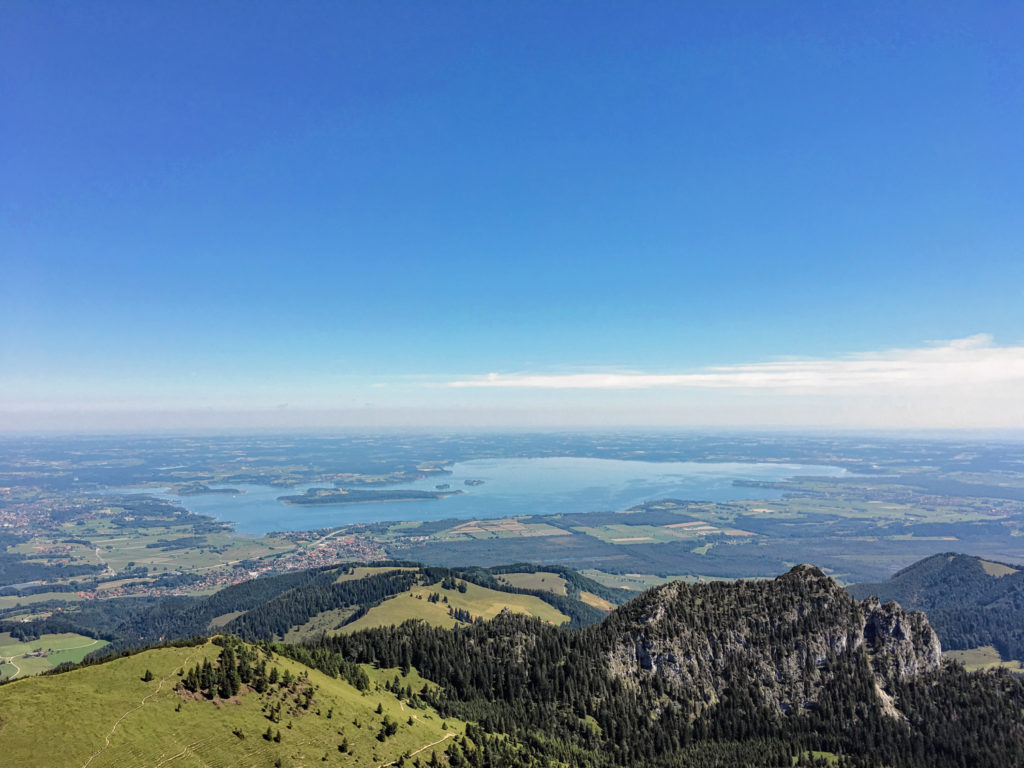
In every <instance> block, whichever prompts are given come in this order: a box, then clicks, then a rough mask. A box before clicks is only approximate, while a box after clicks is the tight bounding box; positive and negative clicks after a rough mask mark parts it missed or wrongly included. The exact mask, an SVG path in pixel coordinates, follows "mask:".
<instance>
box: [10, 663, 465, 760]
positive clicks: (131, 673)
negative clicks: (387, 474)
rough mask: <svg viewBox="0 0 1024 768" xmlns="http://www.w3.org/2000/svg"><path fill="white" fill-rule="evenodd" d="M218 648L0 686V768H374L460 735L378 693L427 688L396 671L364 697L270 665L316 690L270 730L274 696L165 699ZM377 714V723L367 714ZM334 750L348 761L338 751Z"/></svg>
mask: <svg viewBox="0 0 1024 768" xmlns="http://www.w3.org/2000/svg"><path fill="white" fill-rule="evenodd" d="M219 650H220V649H219V648H218V647H217V646H215V645H213V644H211V643H207V644H206V645H202V646H198V647H192V648H161V649H156V650H150V651H145V652H143V653H139V654H136V655H134V656H129V657H126V658H120V659H116V660H114V661H110V662H107V663H105V664H99V665H94V666H88V667H83V668H80V669H76V670H73V671H71V672H67V673H64V674H61V675H55V676H47V677H38V678H31V679H25V680H19V681H16V682H13V683H10V684H8V685H5V686H2V687H0V712H3V720H2V722H0V743H2V744H3V751H4V757H3V762H4V764H5V765H17V766H19V767H20V768H36V767H37V766H38V768H52V767H53V766H58V765H60V766H82V768H86V766H88V768H103V767H104V766H111V767H114V766H116V767H117V768H131V767H132V766H138V767H139V768H141V767H142V766H147V767H152V768H156V767H157V766H163V765H173V766H175V768H200V767H202V768H229V767H230V768H249V767H250V766H252V767H253V768H255V767H257V766H259V768H264V767H267V766H273V765H275V763H276V761H278V760H280V761H281V762H280V765H281V766H300V765H306V766H309V765H313V764H314V763H315V764H316V765H325V766H331V765H334V766H339V765H345V766H367V767H369V766H373V767H374V768H376V767H377V766H380V765H382V764H387V763H389V762H391V761H395V760H398V759H399V758H400V757H401V756H402V755H403V754H406V753H414V752H416V751H417V750H420V749H423V748H424V747H426V749H425V750H424V752H423V753H422V754H425V755H426V756H427V757H428V758H429V756H430V752H431V746H430V745H435V744H436V746H437V748H438V750H440V749H443V746H442V745H443V744H444V742H445V741H446V740H447V739H448V738H452V737H451V736H449V734H455V735H461V734H462V733H463V732H464V728H465V725H464V724H463V723H461V722H458V721H455V720H453V719H450V718H449V719H448V720H442V718H441V717H440V716H439V715H438V714H437V713H436V712H434V711H433V710H431V709H422V708H419V709H414V708H411V707H410V705H409V703H408V702H406V701H402V700H401V699H400V698H399V697H398V696H396V695H395V694H392V693H390V692H389V691H386V690H384V688H383V682H384V681H390V680H392V679H393V678H394V677H395V676H396V675H397V676H398V678H399V680H400V682H401V684H402V685H403V687H404V686H405V685H410V686H411V687H412V688H413V690H419V689H420V688H422V686H423V685H424V681H423V680H422V679H421V678H420V677H419V676H418V675H417V674H416V673H415V671H412V672H410V674H409V675H408V676H407V677H403V676H402V675H401V673H400V672H399V671H398V670H368V673H369V674H370V678H371V681H373V682H372V683H371V686H370V689H369V690H368V691H366V692H360V691H358V690H357V689H356V688H354V687H352V686H351V685H349V684H348V683H347V682H344V681H342V680H336V679H333V678H329V677H327V676H326V675H323V674H321V673H320V672H317V671H315V670H310V669H308V668H307V667H305V666H303V665H301V664H299V663H297V662H294V661H291V660H288V659H282V658H274V660H273V661H272V662H271V663H272V664H276V665H278V668H279V669H280V671H281V673H283V672H284V670H286V669H287V670H290V671H291V672H292V674H293V675H295V676H299V675H301V674H302V673H304V672H305V673H307V674H308V675H309V684H311V685H313V686H316V691H315V698H314V702H313V704H312V706H311V707H310V709H309V710H308V711H305V710H301V709H296V710H294V711H292V712H288V711H283V712H282V715H281V719H280V722H279V723H271V722H270V721H269V720H268V719H267V717H266V716H265V715H264V713H263V711H262V708H263V705H264V703H266V702H268V701H273V700H274V697H280V695H281V694H280V692H268V693H267V694H262V695H261V694H257V693H256V692H254V691H251V690H250V691H247V692H245V693H242V694H240V695H239V696H237V697H235V698H233V699H230V700H226V701H224V700H214V701H212V702H211V701H206V700H202V699H194V698H193V697H191V696H182V695H181V694H179V693H178V692H176V691H175V690H174V688H175V686H176V684H177V683H178V680H179V679H180V678H179V677H178V675H177V672H178V670H179V669H181V668H182V667H185V668H188V667H191V666H192V665H193V664H196V663H197V662H201V661H202V659H203V658H204V657H205V658H209V659H210V660H211V661H214V660H215V659H216V657H217V654H218V653H219ZM146 670H150V671H151V672H152V674H153V680H152V681H151V682H148V683H147V682H143V681H142V678H143V676H144V674H145V672H146ZM378 683H379V684H378ZM275 687H276V686H275ZM277 700H280V699H279V698H278V699H277ZM179 705H180V710H179V709H177V708H178V707H179ZM378 705H379V706H380V708H381V710H382V712H381V714H377V713H376V709H377V707H378ZM318 710H319V714H318V713H317V712H318ZM330 710H333V712H332V713H331V715H332V716H331V717H330V718H328V717H327V714H328V712H329V711H330ZM385 716H388V717H389V718H390V719H391V720H392V721H395V722H397V723H398V724H399V727H398V731H397V733H396V734H395V735H394V736H391V737H390V738H387V739H386V740H385V741H384V742H381V741H379V740H378V739H377V734H378V733H379V732H380V730H381V723H382V722H383V718H384V717H385ZM410 719H411V721H412V722H411V724H410V722H409V721H410ZM268 726H271V728H272V730H274V731H277V730H280V732H281V741H280V742H275V741H273V740H266V739H264V738H263V734H264V733H265V732H266V730H267V727H268ZM236 732H237V733H236ZM238 734H241V737H240V736H239V735H238ZM243 737H244V738H243ZM343 741H347V745H348V748H349V750H350V752H349V753H348V754H345V753H342V752H341V751H339V748H338V747H339V745H340V744H341V743H342V742H343ZM323 758H326V760H324V759H323Z"/></svg>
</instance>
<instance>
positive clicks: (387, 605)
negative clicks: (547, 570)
mask: <svg viewBox="0 0 1024 768" xmlns="http://www.w3.org/2000/svg"><path fill="white" fill-rule="evenodd" d="M464 583H465V586H466V591H465V592H460V591H459V590H458V589H444V588H443V587H442V586H441V582H437V583H436V584H432V585H430V586H426V587H413V588H412V589H410V590H408V591H407V592H403V593H401V594H399V595H396V596H395V597H392V598H390V599H388V600H385V601H383V602H382V603H381V604H380V605H378V606H375V607H374V608H371V609H370V610H369V611H367V613H366V614H365V615H364V616H361V617H360V618H358V619H356V620H355V621H353V622H352V623H351V624H346V625H345V626H344V627H342V631H344V632H356V631H358V630H360V629H367V628H369V627H387V626H391V625H392V624H401V623H402V622H403V621H407V620H408V619H421V620H423V621H426V622H428V623H430V624H432V625H434V626H438V627H445V628H449V629H450V628H451V627H454V626H455V625H456V624H457V623H458V622H457V621H456V620H455V619H454V618H452V617H451V616H450V615H449V612H448V609H449V607H451V608H452V609H462V610H465V611H468V612H469V614H470V616H472V617H473V618H474V619H475V618H476V617H478V616H479V617H482V618H484V619H492V618H494V617H495V616H497V615H498V614H499V613H501V611H502V610H504V609H505V608H508V609H509V610H510V611H512V612H513V613H525V614H527V615H529V616H536V617H537V618H539V619H541V620H542V621H547V622H549V623H551V624H564V623H566V622H568V621H569V617H568V616H566V615H565V614H564V613H562V612H561V611H559V610H557V609H556V608H554V607H552V606H550V605H548V604H547V603H545V602H544V601H543V600H541V599H540V598H539V597H534V596H533V595H515V594H510V593H508V592H499V591H498V590H494V589H488V588H487V587H481V586H479V585H477V584H471V583H469V582H464ZM432 593H436V594H439V595H440V596H441V597H442V600H439V601H438V602H436V603H432V602H430V601H429V599H428V598H429V597H430V595H431V594H432ZM445 597H447V598H448V602H447V603H445V602H443V598H445Z"/></svg>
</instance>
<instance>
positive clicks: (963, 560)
mask: <svg viewBox="0 0 1024 768" xmlns="http://www.w3.org/2000/svg"><path fill="white" fill-rule="evenodd" d="M848 589H849V591H850V593H851V594H852V595H854V596H855V597H857V598H859V599H864V598H866V597H868V596H869V595H877V596H878V597H879V598H880V599H881V600H884V601H887V600H895V601H896V602H898V603H899V604H900V605H901V606H903V607H904V608H906V609H913V610H921V611H924V612H925V613H927V614H928V620H929V621H930V622H931V625H932V626H933V627H934V628H935V631H936V633H938V635H939V638H940V639H941V641H942V647H943V649H945V650H958V649H968V648H977V647H979V646H986V645H991V646H993V647H994V648H995V649H996V650H997V651H998V652H999V654H1000V656H1002V658H1003V659H1018V660H1024V568H1020V567H1018V566H1014V565H1009V564H1007V563H999V562H996V561H993V560H983V559H982V558H979V557H974V556H972V555H962V554H957V553H954V552H945V553H943V554H939V555H933V556H932V557H928V558H925V559H924V560H921V561H919V562H917V563H914V564H913V565H911V566H909V567H908V568H904V569H903V570H902V571H899V572H898V573H896V574H895V575H894V576H893V577H892V578H890V579H888V580H887V581H883V582H877V583H866V584H854V585H852V586H850V587H848Z"/></svg>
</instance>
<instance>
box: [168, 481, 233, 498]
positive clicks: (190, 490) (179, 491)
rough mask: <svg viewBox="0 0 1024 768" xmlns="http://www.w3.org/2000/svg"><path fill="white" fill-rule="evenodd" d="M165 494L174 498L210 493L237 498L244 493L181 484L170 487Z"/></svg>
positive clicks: (231, 489) (202, 485) (202, 484)
mask: <svg viewBox="0 0 1024 768" xmlns="http://www.w3.org/2000/svg"><path fill="white" fill-rule="evenodd" d="M167 492H168V493H171V494H174V495H175V496H205V495H206V494H211V493H214V494H215V493H221V494H227V495H231V496H237V495H238V494H240V493H245V491H241V490H239V489H238V488H211V487H210V486H208V485H207V484H206V483H181V484H180V485H175V486H172V487H171V488H169V489H168V491H167Z"/></svg>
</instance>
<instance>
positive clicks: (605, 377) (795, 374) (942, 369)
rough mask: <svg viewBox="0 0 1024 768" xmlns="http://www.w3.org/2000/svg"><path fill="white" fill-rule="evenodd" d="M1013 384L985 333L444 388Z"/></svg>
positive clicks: (1018, 364) (1016, 360)
mask: <svg viewBox="0 0 1024 768" xmlns="http://www.w3.org/2000/svg"><path fill="white" fill-rule="evenodd" d="M1014 381H1020V382H1021V383H1022V385H1024V347H1009V346H996V345H994V344H993V343H992V338H991V337H990V336H988V335H987V334H978V335H976V336H969V337H967V338H963V339H954V340H952V341H945V342H940V343H937V344H934V345H932V346H928V347H923V348H917V349H893V350H889V351H886V352H878V353H873V354H867V355H851V356H847V357H843V358H838V359H833V360H787V361H779V362H765V363H747V364H740V365H727V366H718V367H711V368H705V369H702V370H699V371H695V372H691V373H672V374H660V373H618V372H609V373H570V374H555V375H549V374H526V373H514V374H499V373H490V374H487V375H486V376H479V377H475V378H470V379H462V380H459V381H452V382H449V383H448V386H450V387H457V388H463V387H493V388H518V389H651V388H656V387H669V388H671V387H674V388H708V389H719V388H722V389H769V390H796V391H820V390H826V391H834V390H838V389H848V388H860V387H878V386H887V385H896V386H904V387H949V386H962V385H984V384H999V383H1009V382H1014Z"/></svg>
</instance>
